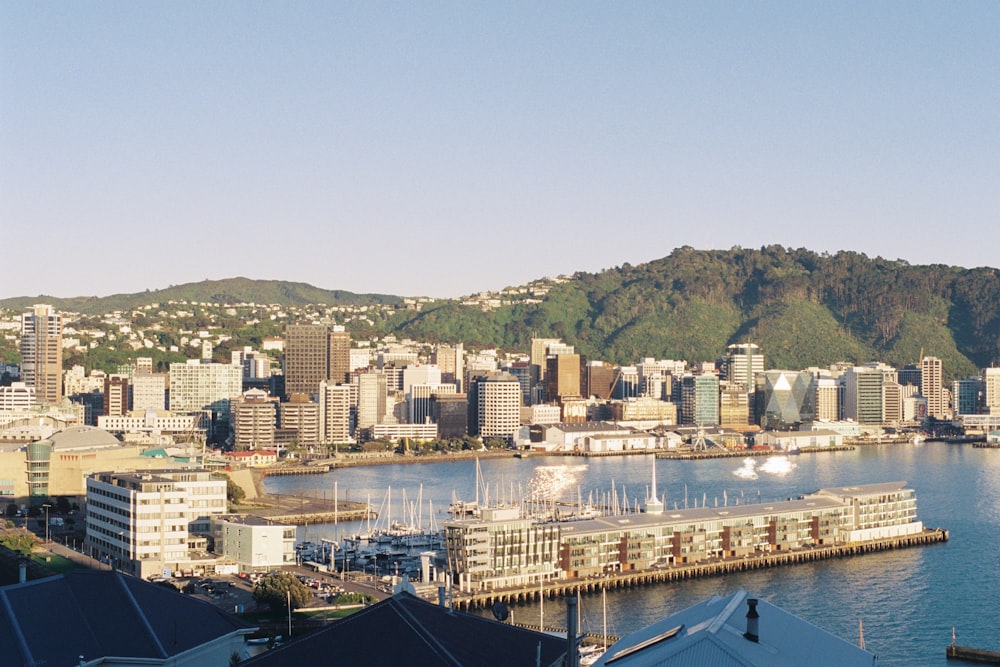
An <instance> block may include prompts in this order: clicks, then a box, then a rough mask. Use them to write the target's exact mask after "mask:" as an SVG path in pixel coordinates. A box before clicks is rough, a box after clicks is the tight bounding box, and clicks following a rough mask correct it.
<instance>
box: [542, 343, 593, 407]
mask: <svg viewBox="0 0 1000 667" xmlns="http://www.w3.org/2000/svg"><path fill="white" fill-rule="evenodd" d="M545 362H546V370H545V395H546V398H548V400H550V401H557V400H559V399H561V398H565V397H567V396H582V395H583V394H582V391H581V389H582V387H581V385H580V379H581V370H582V368H583V364H586V363H587V362H586V359H585V358H584V357H581V356H580V355H579V354H557V355H553V356H550V357H548V358H547V359H546V360H545Z"/></svg>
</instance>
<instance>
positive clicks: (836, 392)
mask: <svg viewBox="0 0 1000 667" xmlns="http://www.w3.org/2000/svg"><path fill="white" fill-rule="evenodd" d="M812 391H813V407H814V410H815V419H816V420H824V421H837V420H838V419H840V388H839V387H838V386H837V380H836V378H833V377H823V376H820V377H817V378H815V379H814V380H813V387H812Z"/></svg>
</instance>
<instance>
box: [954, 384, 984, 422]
mask: <svg viewBox="0 0 1000 667" xmlns="http://www.w3.org/2000/svg"><path fill="white" fill-rule="evenodd" d="M951 395H952V400H953V401H954V406H953V407H954V412H955V415H956V416H959V415H974V414H977V413H978V412H979V407H980V404H981V403H982V398H983V379H982V378H981V377H979V376H976V377H971V378H965V379H964V380H955V381H954V382H952V383H951Z"/></svg>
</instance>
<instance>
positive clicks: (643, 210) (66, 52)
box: [0, 0, 1000, 297]
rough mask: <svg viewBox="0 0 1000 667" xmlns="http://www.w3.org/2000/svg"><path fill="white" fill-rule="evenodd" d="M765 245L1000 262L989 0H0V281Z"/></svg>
mask: <svg viewBox="0 0 1000 667" xmlns="http://www.w3.org/2000/svg"><path fill="white" fill-rule="evenodd" d="M772 243H777V244H782V245H785V246H792V247H805V248H809V249H812V250H816V251H829V252H835V251H837V250H839V249H847V250H856V251H860V252H864V253H866V254H868V255H870V256H875V255H881V256H883V257H887V258H890V259H896V258H901V259H905V260H907V261H909V262H911V263H913V264H926V263H944V264H955V265H960V266H967V267H972V266H994V267H996V266H1000V256H998V253H1000V3H998V2H991V1H976V2H963V1H958V2H911V1H902V0H900V1H898V2H801V1H796V2H787V3H784V2H782V3H778V2H694V1H692V2H684V3H680V2H648V3H647V2H585V1H576V2H565V3H562V2H524V3H520V2H481V3H474V2H466V1H461V2H459V1H456V2H440V3H439V2H416V3H414V2H398V3H379V2H368V1H366V2H353V3H338V2H316V3H313V2H233V3H228V2H200V1H199V2H133V1H128V2H54V3H53V2H35V1H18V2H13V1H10V0H0V246H2V248H3V250H4V253H3V254H4V261H3V270H2V273H0V276H2V278H0V297H3V296H15V295H18V296H19V295H31V296H34V295H38V294H42V293H45V294H53V295H56V296H76V295H91V294H96V295H106V294H111V293H116V292H132V291H140V290H143V289H147V288H149V289H155V288H159V287H166V286H167V285H171V284H180V283H184V282H191V281H198V280H203V279H206V278H213V279H215V278H225V277H233V276H247V277H252V278H274V279H284V280H294V281H303V282H308V283H311V284H314V285H316V286H319V287H324V288H328V289H345V290H350V291H354V292H383V293H392V294H402V295H429V296H457V295H459V294H468V293H471V292H476V291H480V290H487V289H501V288H503V287H505V286H507V285H516V284H521V283H525V282H528V281H529V280H531V279H533V278H537V277H541V276H546V275H556V274H559V273H567V272H573V271H576V270H586V271H596V270H600V269H602V268H608V267H612V266H616V265H620V264H622V263H624V262H630V263H632V264H637V263H640V262H643V261H647V260H651V259H655V258H658V257H663V256H665V255H667V254H669V252H670V251H671V250H672V249H673V248H675V247H678V246H682V245H691V246H694V247H696V248H730V247H732V246H736V245H739V246H743V247H757V246H760V245H764V244H772ZM40 255H44V256H45V258H46V259H45V261H44V268H42V267H40V265H39V256H40Z"/></svg>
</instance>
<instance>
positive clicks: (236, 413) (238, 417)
mask: <svg viewBox="0 0 1000 667" xmlns="http://www.w3.org/2000/svg"><path fill="white" fill-rule="evenodd" d="M276 415H277V408H276V406H275V402H274V401H273V400H272V399H271V397H270V396H268V395H267V392H266V391H263V390H260V389H250V390H249V391H247V392H245V393H244V394H243V396H241V397H240V399H239V400H238V401H236V402H234V404H233V445H234V447H235V448H236V450H237V451H246V450H248V449H267V448H269V447H273V446H274V428H275V421H276V420H275V417H276Z"/></svg>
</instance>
